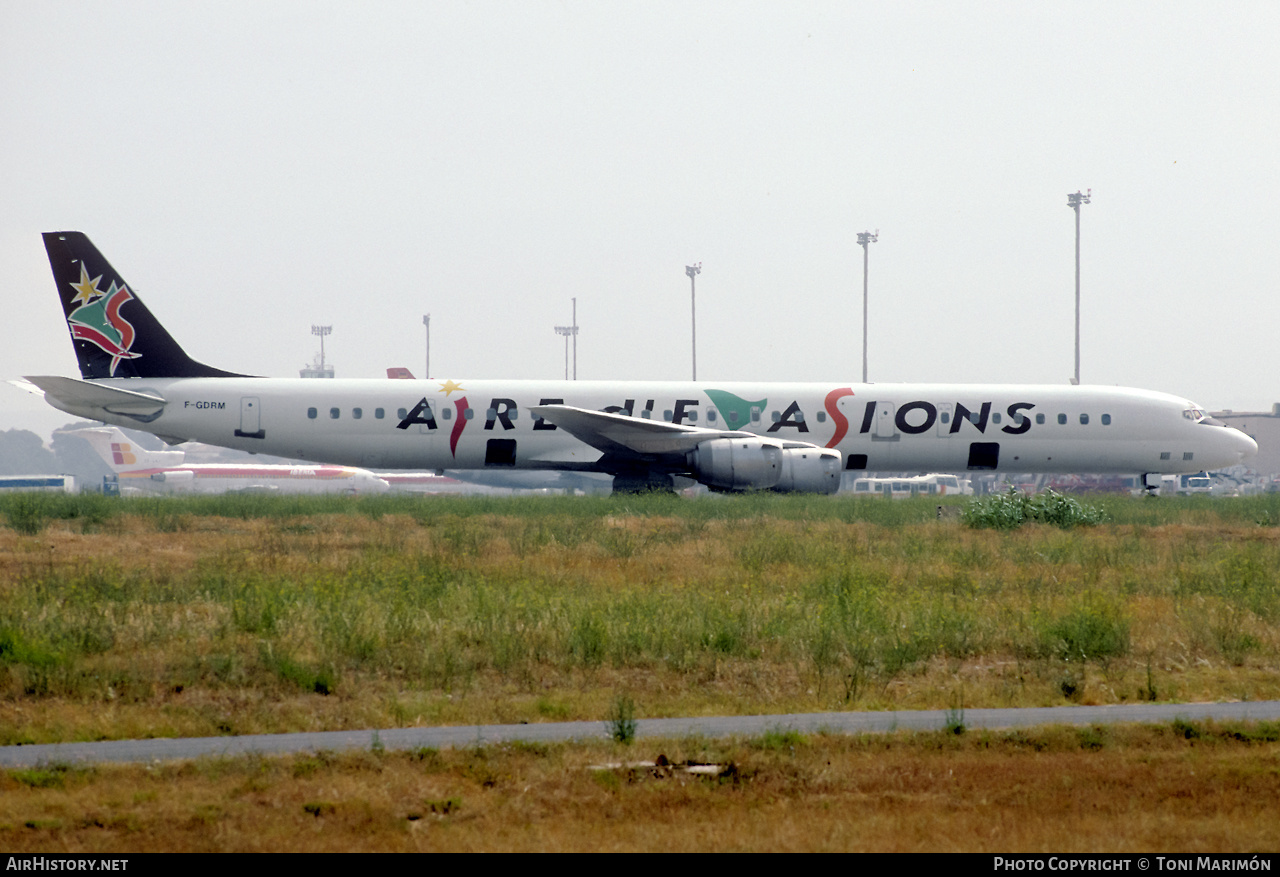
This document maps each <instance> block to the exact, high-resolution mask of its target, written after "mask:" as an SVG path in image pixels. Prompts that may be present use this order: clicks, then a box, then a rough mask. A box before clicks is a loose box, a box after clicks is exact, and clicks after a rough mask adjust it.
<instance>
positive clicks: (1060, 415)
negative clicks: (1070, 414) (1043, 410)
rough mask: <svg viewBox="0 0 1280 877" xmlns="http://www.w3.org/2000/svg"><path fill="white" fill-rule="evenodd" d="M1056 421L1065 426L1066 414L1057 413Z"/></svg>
mask: <svg viewBox="0 0 1280 877" xmlns="http://www.w3.org/2000/svg"><path fill="white" fill-rule="evenodd" d="M1058 423H1059V424H1061V425H1063V426H1065V425H1066V423H1067V415H1065V414H1059V415H1058Z"/></svg>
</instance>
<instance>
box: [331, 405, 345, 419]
mask: <svg viewBox="0 0 1280 877" xmlns="http://www.w3.org/2000/svg"><path fill="white" fill-rule="evenodd" d="M341 413H342V412H341V411H339V410H338V409H337V408H330V409H329V417H330V419H332V420H337V419H338V415H339V414H341Z"/></svg>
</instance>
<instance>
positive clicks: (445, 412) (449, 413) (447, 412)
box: [401, 408, 453, 420]
mask: <svg viewBox="0 0 1280 877" xmlns="http://www.w3.org/2000/svg"><path fill="white" fill-rule="evenodd" d="M440 416H441V417H443V418H444V419H445V420H453V409H452V408H444V409H441V411H440ZM403 419H404V418H401V420H403Z"/></svg>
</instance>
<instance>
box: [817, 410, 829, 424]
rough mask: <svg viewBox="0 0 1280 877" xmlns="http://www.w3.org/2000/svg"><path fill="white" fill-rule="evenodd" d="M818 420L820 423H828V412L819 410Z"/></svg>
mask: <svg viewBox="0 0 1280 877" xmlns="http://www.w3.org/2000/svg"><path fill="white" fill-rule="evenodd" d="M818 422H819V423H826V422H827V412H825V411H819V412H818Z"/></svg>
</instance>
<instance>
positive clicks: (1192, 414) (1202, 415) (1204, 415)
mask: <svg viewBox="0 0 1280 877" xmlns="http://www.w3.org/2000/svg"><path fill="white" fill-rule="evenodd" d="M1182 416H1183V417H1185V418H1187V420H1192V421H1195V422H1196V423H1205V424H1208V425H1209V426H1226V424H1225V423H1223V422H1222V421H1221V420H1215V419H1214V418H1212V417H1210V416H1209V412H1208V411H1205V410H1204V409H1202V408H1185V409H1183V411H1182Z"/></svg>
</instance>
